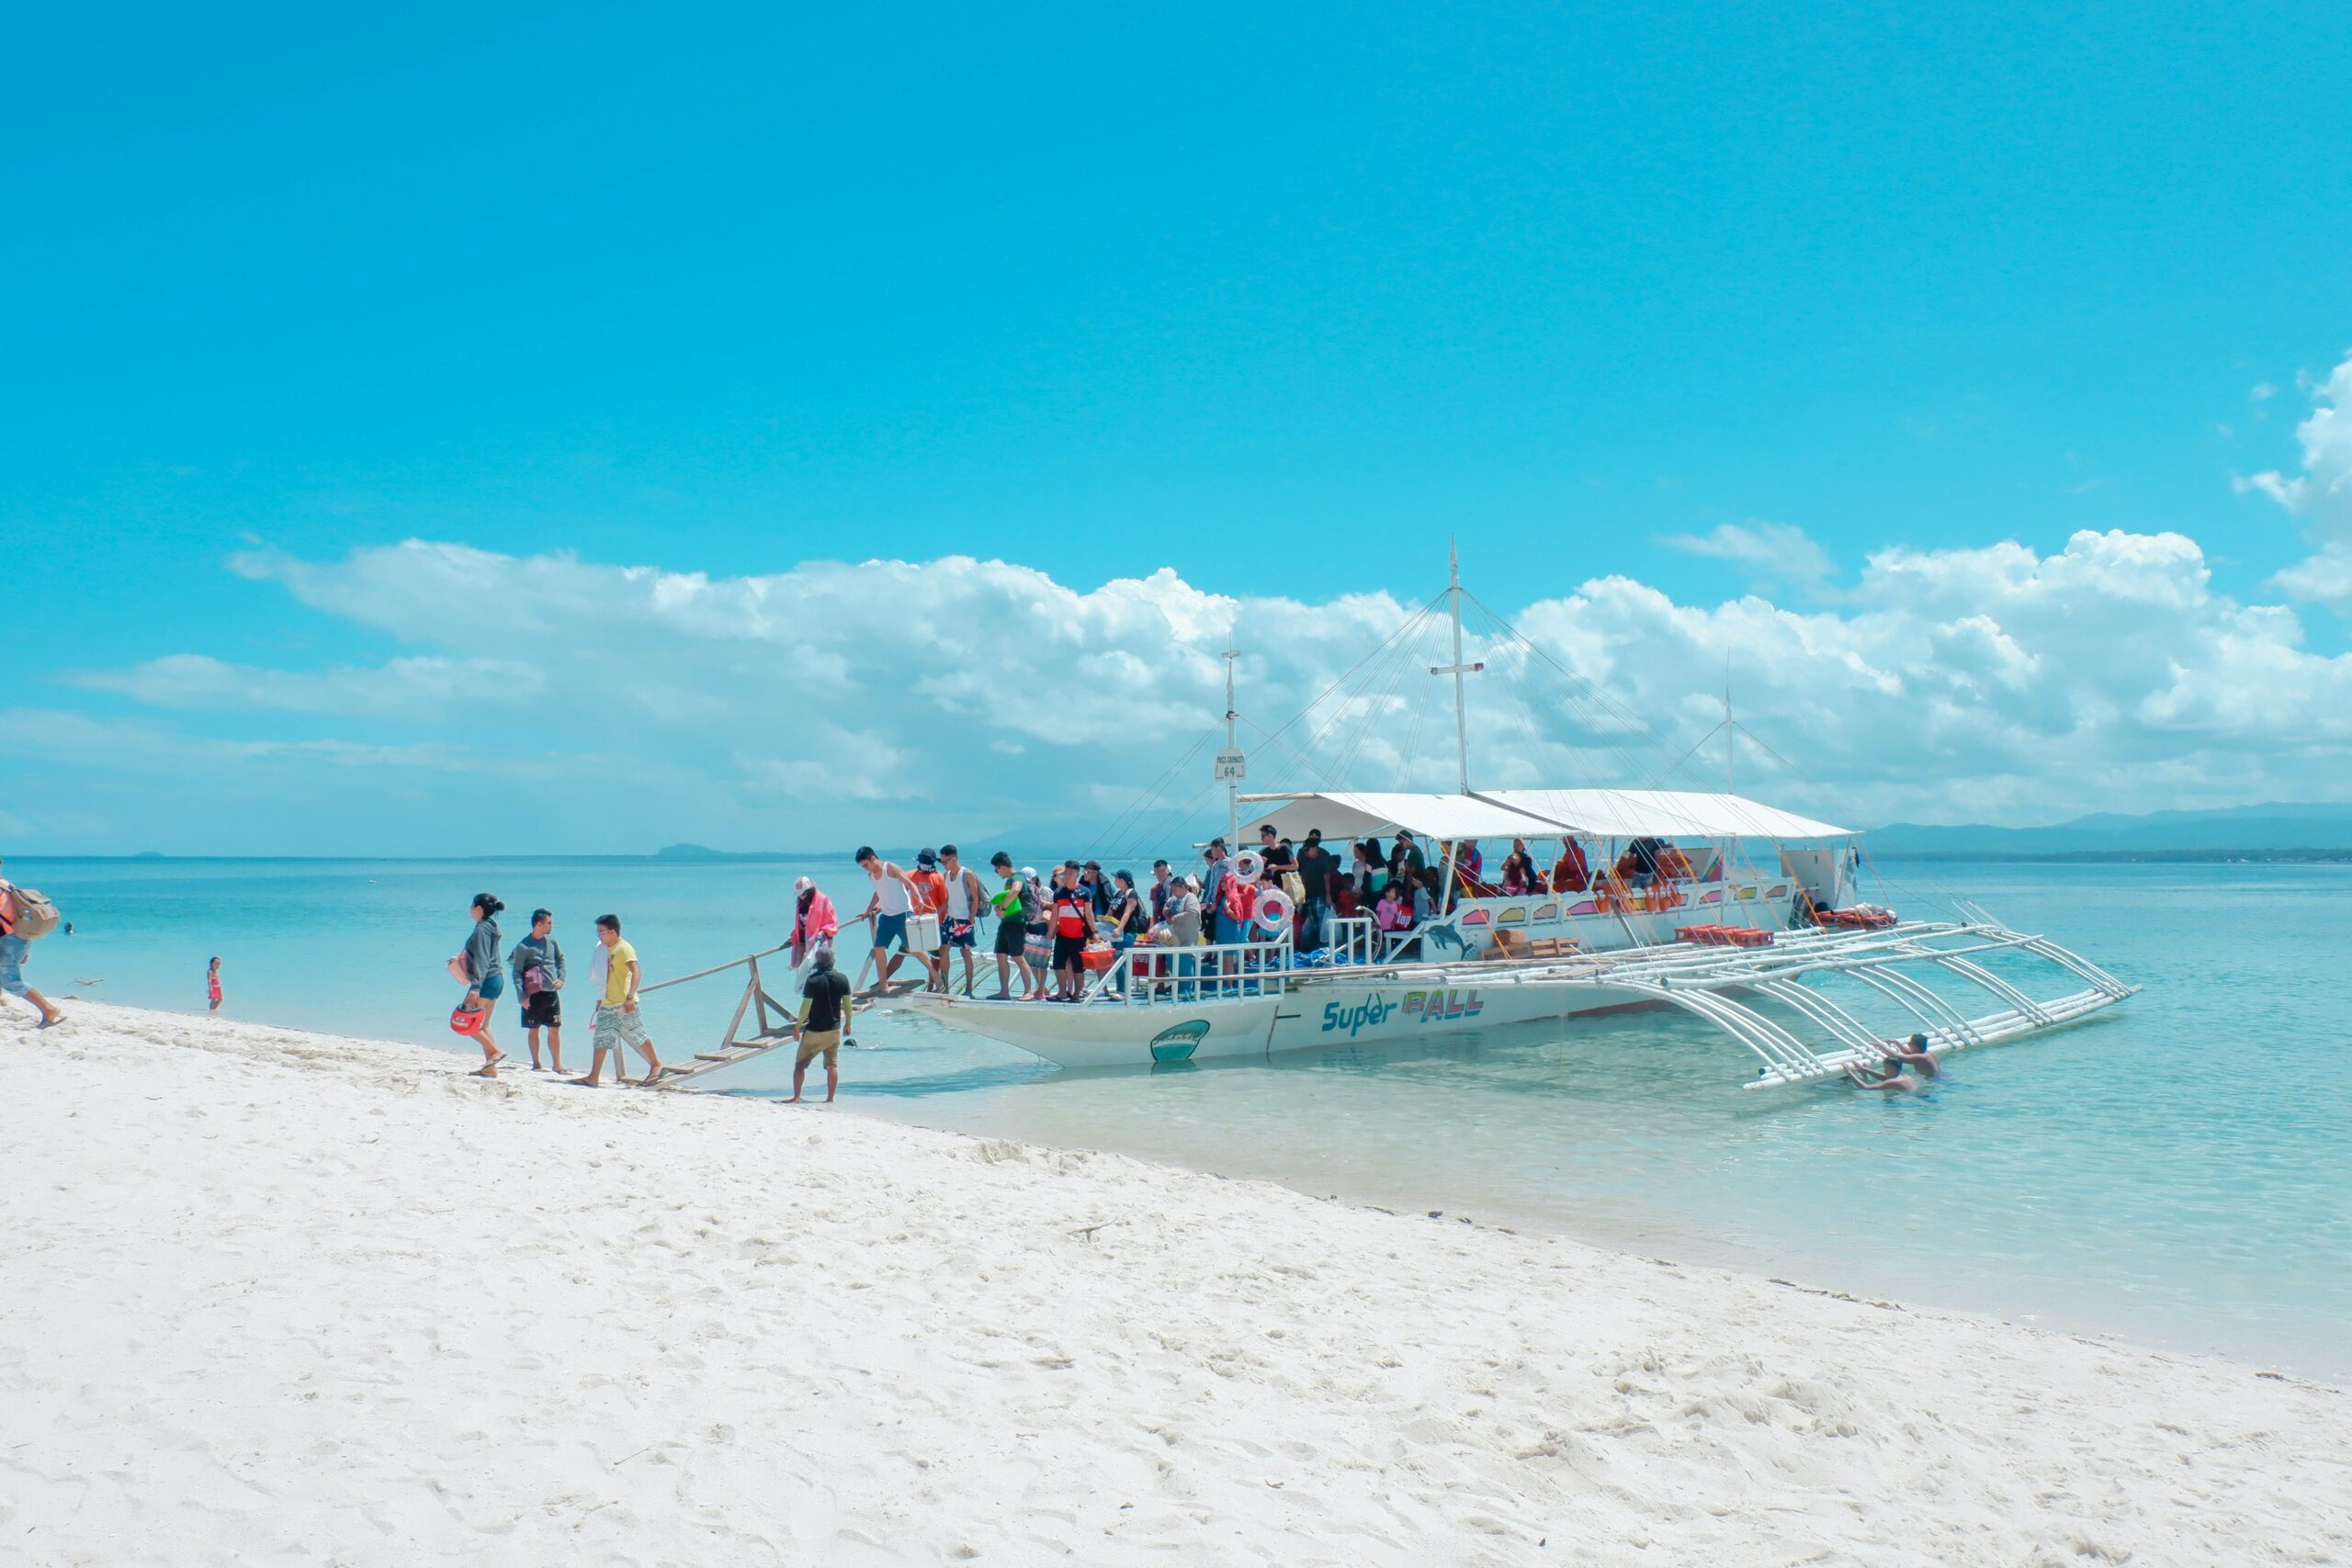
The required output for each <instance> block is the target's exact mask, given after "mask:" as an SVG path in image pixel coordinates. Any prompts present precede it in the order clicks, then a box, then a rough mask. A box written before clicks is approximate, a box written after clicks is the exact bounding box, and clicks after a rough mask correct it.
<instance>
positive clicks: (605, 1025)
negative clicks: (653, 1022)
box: [594, 1002, 645, 1051]
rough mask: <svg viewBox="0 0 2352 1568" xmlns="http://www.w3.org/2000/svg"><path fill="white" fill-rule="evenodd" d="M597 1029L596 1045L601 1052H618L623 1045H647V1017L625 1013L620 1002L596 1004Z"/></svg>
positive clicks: (635, 1013) (641, 1014)
mask: <svg viewBox="0 0 2352 1568" xmlns="http://www.w3.org/2000/svg"><path fill="white" fill-rule="evenodd" d="M595 1028H596V1032H595V1040H594V1048H595V1049H597V1050H599V1051H618V1050H619V1049H620V1048H621V1047H622V1046H623V1045H639V1046H641V1045H643V1044H644V1043H645V1015H644V1014H643V1013H641V1012H625V1011H623V1010H622V1009H621V1005H620V1003H618V1002H598V1003H597V1004H596V1026H595Z"/></svg>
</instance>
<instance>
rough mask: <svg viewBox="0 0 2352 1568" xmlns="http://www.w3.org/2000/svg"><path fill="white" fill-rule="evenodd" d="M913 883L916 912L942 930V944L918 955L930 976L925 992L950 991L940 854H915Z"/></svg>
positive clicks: (934, 945) (945, 889)
mask: <svg viewBox="0 0 2352 1568" xmlns="http://www.w3.org/2000/svg"><path fill="white" fill-rule="evenodd" d="M911 880H912V881H913V883H914V885H915V907H914V912H915V913H916V914H918V915H930V916H932V917H933V918H934V919H935V920H936V921H937V924H938V928H939V940H938V941H937V942H933V944H932V945H931V947H930V949H929V950H928V951H927V952H923V953H917V954H915V956H916V957H917V958H919V959H921V960H922V966H923V969H924V971H925V972H926V973H927V974H928V976H930V977H929V978H928V979H926V980H925V981H924V982H923V988H924V989H925V990H931V991H944V990H945V989H947V919H946V914H947V878H945V877H944V876H942V875H941V874H940V873H939V852H938V851H937V850H918V851H916V852H915V869H914V875H913V877H912V878H911ZM911 929H912V928H911V927H910V930H911Z"/></svg>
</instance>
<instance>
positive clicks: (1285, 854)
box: [1259, 844, 1291, 871]
mask: <svg viewBox="0 0 2352 1568" xmlns="http://www.w3.org/2000/svg"><path fill="white" fill-rule="evenodd" d="M1259 853H1260V854H1261V855H1263V856H1264V857H1265V859H1266V869H1267V870H1268V871H1288V870H1289V869H1290V867H1291V852H1290V851H1289V850H1288V849H1286V848H1284V847H1283V845H1281V844H1268V845H1265V846H1264V847H1263V848H1261V850H1260V851H1259Z"/></svg>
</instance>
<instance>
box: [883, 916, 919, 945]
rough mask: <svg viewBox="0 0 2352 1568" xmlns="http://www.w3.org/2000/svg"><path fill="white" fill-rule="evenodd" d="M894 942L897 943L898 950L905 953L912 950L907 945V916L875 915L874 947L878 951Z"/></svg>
mask: <svg viewBox="0 0 2352 1568" xmlns="http://www.w3.org/2000/svg"><path fill="white" fill-rule="evenodd" d="M892 942H897V943H898V944H899V952H901V953H907V952H910V951H912V950H911V949H910V948H909V947H908V946H907V917H906V916H904V915H876V916H875V917H874V945H875V948H876V950H877V951H878V950H880V949H882V948H886V947H888V946H889V945H890V944H891V943H892Z"/></svg>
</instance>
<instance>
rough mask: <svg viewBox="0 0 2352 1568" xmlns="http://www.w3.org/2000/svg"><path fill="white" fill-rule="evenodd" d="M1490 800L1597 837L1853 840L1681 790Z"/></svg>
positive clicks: (1789, 817)
mask: <svg viewBox="0 0 2352 1568" xmlns="http://www.w3.org/2000/svg"><path fill="white" fill-rule="evenodd" d="M1479 798H1480V799H1482V800H1492V801H1496V802H1498V803H1500V804H1502V805H1505V806H1508V807H1511V808H1512V809H1513V810H1515V811H1523V812H1525V813H1527V814H1528V815H1529V816H1531V817H1541V818H1544V820H1545V821H1547V822H1555V823H1558V824H1560V825H1561V826H1562V827H1567V828H1574V829H1577V831H1578V832H1580V833H1584V834H1588V835H1589V836H1590V837H1592V838H1596V839H1639V838H1658V839H1850V838H1854V837H1856V836H1857V834H1856V832H1855V829H1851V828H1835V827H1832V826H1830V825H1829V824H1828V823H1826V822H1816V821H1815V820H1814V819H1813V818H1810V817H1800V816H1798V815H1797V814H1796V813H1795V812H1793V811H1783V810H1781V808H1780V807H1776V806H1767V805H1765V804H1764V803H1763V802H1762V801H1760V800H1750V799H1748V798H1747V796H1746V795H1716V794H1709V793H1707V792H1704V791H1700V790H1682V789H1490V790H1482V791H1480V792H1479Z"/></svg>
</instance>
